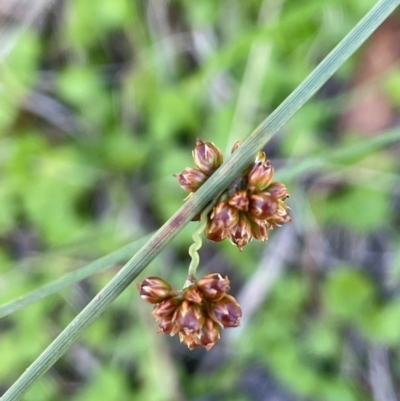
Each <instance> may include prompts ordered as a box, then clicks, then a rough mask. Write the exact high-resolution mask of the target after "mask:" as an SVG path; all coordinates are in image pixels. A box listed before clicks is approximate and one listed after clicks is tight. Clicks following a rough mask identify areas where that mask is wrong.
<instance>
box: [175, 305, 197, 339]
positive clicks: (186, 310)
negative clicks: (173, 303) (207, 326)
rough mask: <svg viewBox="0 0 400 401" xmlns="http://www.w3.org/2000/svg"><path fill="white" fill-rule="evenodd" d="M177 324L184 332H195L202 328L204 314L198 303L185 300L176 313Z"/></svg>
mask: <svg viewBox="0 0 400 401" xmlns="http://www.w3.org/2000/svg"><path fill="white" fill-rule="evenodd" d="M174 321H175V324H176V325H177V326H178V327H179V329H180V331H183V332H184V333H186V334H188V333H194V332H196V331H198V330H200V327H201V326H202V325H203V323H204V314H203V313H202V311H201V308H200V307H199V306H198V305H195V304H192V303H190V302H188V301H183V302H182V304H181V306H180V307H179V308H178V309H177V310H176V312H175V315H174Z"/></svg>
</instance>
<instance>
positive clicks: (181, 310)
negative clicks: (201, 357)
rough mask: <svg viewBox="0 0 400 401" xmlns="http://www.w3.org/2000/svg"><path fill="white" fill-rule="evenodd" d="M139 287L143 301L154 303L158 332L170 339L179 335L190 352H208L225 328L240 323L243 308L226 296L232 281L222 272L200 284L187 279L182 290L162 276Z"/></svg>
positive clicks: (148, 280) (211, 275)
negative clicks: (199, 348) (199, 350)
mask: <svg viewBox="0 0 400 401" xmlns="http://www.w3.org/2000/svg"><path fill="white" fill-rule="evenodd" d="M138 288H139V292H140V295H141V297H142V298H143V299H144V300H146V301H147V302H150V303H152V304H155V306H154V309H153V316H154V317H155V318H156V320H157V322H158V327H159V329H158V331H159V332H160V333H166V334H170V335H171V336H173V335H175V334H177V333H178V334H179V338H180V340H181V342H184V343H185V344H186V345H187V346H188V347H189V349H194V348H196V347H201V346H204V347H205V348H206V349H207V351H208V350H210V349H211V348H212V347H213V346H214V345H215V344H216V343H217V342H218V340H219V339H220V335H221V329H222V328H228V327H236V326H239V324H240V319H241V317H242V310H241V308H240V305H239V304H238V302H237V301H236V299H235V298H234V297H232V296H231V295H228V294H227V291H228V290H229V280H228V278H227V277H226V276H221V275H220V274H219V273H210V274H207V275H205V276H204V277H203V278H201V279H200V280H198V281H196V280H195V279H193V278H191V279H188V281H187V283H186V285H185V287H184V288H183V289H182V290H181V291H177V290H175V289H174V288H173V287H172V286H171V285H170V284H169V283H167V282H166V281H165V280H163V279H162V278H159V277H148V278H146V279H145V280H144V281H143V282H142V283H140V284H138Z"/></svg>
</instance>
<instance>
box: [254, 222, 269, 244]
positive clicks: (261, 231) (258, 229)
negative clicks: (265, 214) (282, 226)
mask: <svg viewBox="0 0 400 401" xmlns="http://www.w3.org/2000/svg"><path fill="white" fill-rule="evenodd" d="M254 220H255V221H251V220H250V226H251V235H252V236H253V237H254V238H255V239H259V240H261V241H264V242H265V241H268V230H269V229H270V225H269V223H267V222H266V221H262V220H257V219H254Z"/></svg>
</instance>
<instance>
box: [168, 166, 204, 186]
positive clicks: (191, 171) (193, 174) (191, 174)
mask: <svg viewBox="0 0 400 401" xmlns="http://www.w3.org/2000/svg"><path fill="white" fill-rule="evenodd" d="M174 177H177V178H178V180H179V185H180V186H181V187H182V188H183V189H184V190H186V191H189V192H196V191H197V190H198V189H199V188H200V187H201V185H202V184H203V183H204V182H205V181H206V180H207V178H208V177H207V175H206V174H204V173H203V172H202V171H200V170H197V169H196V168H191V167H186V168H185V170H183V171H182V173H180V174H174Z"/></svg>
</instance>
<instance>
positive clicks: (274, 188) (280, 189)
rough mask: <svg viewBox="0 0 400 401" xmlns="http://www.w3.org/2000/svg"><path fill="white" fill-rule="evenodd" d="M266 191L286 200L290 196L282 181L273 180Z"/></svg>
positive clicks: (276, 197)
mask: <svg viewBox="0 0 400 401" xmlns="http://www.w3.org/2000/svg"><path fill="white" fill-rule="evenodd" d="M266 192H268V193H270V194H271V196H272V197H273V198H275V199H281V200H285V199H286V198H287V197H288V196H289V194H288V193H287V189H286V187H285V185H283V184H282V183H280V182H273V183H272V184H271V185H269V186H268V188H267V189H266Z"/></svg>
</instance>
